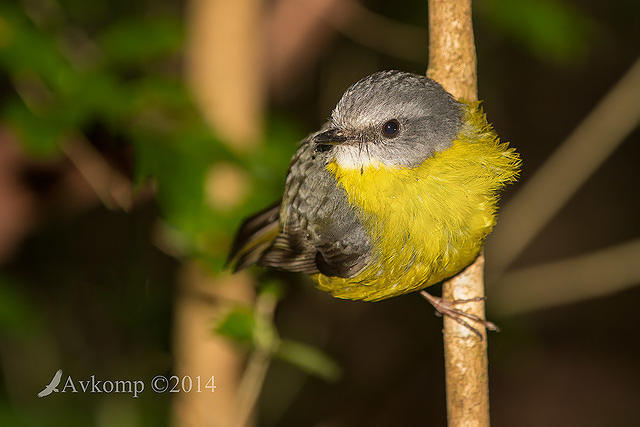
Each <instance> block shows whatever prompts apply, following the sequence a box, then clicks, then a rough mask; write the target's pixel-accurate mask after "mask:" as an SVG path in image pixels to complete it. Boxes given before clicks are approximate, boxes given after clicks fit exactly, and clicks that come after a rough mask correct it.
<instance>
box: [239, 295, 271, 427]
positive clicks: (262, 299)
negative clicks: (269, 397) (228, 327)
mask: <svg viewBox="0 0 640 427" xmlns="http://www.w3.org/2000/svg"><path fill="white" fill-rule="evenodd" d="M276 303H277V300H276V298H275V296H274V295H273V294H271V293H269V292H264V293H262V294H261V295H260V296H259V297H258V299H257V300H256V306H255V319H256V331H255V334H256V337H255V342H256V346H257V348H256V349H255V350H254V351H253V353H252V354H251V357H250V358H249V361H248V363H247V367H246V369H245V374H244V376H243V377H242V381H241V382H240V387H239V389H238V399H237V404H236V414H235V420H234V423H233V426H234V427H244V426H246V425H247V424H248V422H249V420H250V419H251V416H252V415H253V412H254V410H255V406H256V402H257V401H258V396H259V395H260V390H261V389H262V384H263V383H264V379H265V377H266V375H267V370H268V369H269V364H270V363H271V358H272V355H273V352H274V350H275V348H276V346H277V340H278V337H277V336H276V335H275V333H274V331H273V330H272V326H271V324H272V321H273V313H274V311H275V308H276Z"/></svg>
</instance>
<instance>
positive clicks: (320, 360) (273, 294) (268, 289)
mask: <svg viewBox="0 0 640 427" xmlns="http://www.w3.org/2000/svg"><path fill="white" fill-rule="evenodd" d="M280 296H281V291H280V286H279V285H278V284H277V283H276V282H273V281H268V282H267V283H266V284H265V285H263V286H262V287H261V289H260V292H259V295H258V299H257V302H256V304H255V306H254V307H247V306H243V305H237V306H235V307H233V308H232V309H231V310H229V312H228V313H226V315H225V316H224V317H223V318H222V319H221V320H219V321H218V322H217V325H216V328H215V330H216V332H217V333H219V334H221V335H223V336H226V337H228V338H230V339H231V340H233V341H234V342H236V343H237V344H239V345H242V346H250V347H254V348H258V349H259V350H261V351H263V352H265V353H267V354H269V355H270V356H274V357H277V358H279V359H281V360H284V361H286V362H288V363H290V364H292V365H294V366H297V367H298V368H299V369H301V370H302V371H304V372H306V373H308V374H310V375H314V376H316V377H319V378H322V379H324V380H326V381H330V382H333V381H337V380H338V379H339V377H340V374H341V370H340V367H339V366H338V365H337V364H336V362H335V361H333V360H332V359H331V358H330V357H329V356H327V355H326V354H324V353H323V352H322V351H320V350H318V349H316V348H314V347H312V346H310V345H307V344H304V343H301V342H298V341H293V340H288V339H281V338H280V337H279V336H278V333H277V331H276V329H275V327H274V326H273V321H272V316H273V313H272V312H271V313H261V312H260V310H261V307H264V306H265V305H266V306H270V307H272V308H273V307H274V306H275V303H276V302H277V300H278V298H279V297H280Z"/></svg>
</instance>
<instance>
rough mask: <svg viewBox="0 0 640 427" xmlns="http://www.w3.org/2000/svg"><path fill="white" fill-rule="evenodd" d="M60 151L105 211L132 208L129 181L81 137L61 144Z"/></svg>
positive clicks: (131, 191) (131, 190)
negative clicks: (105, 208) (94, 194)
mask: <svg viewBox="0 0 640 427" xmlns="http://www.w3.org/2000/svg"><path fill="white" fill-rule="evenodd" d="M61 150H62V152H63V153H64V154H65V155H66V156H67V158H68V159H69V160H70V161H71V163H73V165H74V166H75V167H76V169H78V171H79V172H80V174H81V175H82V176H83V177H84V179H85V180H86V182H87V184H89V186H90V187H91V188H92V189H93V191H94V192H95V193H96V195H97V196H98V198H99V199H100V201H101V202H102V203H103V204H104V206H105V207H107V208H109V209H116V208H119V209H122V210H124V211H129V210H130V209H131V206H132V205H133V189H132V184H131V181H129V179H128V178H127V177H125V176H124V175H122V174H121V173H120V172H118V171H117V170H116V169H114V168H112V167H111V166H110V165H109V163H108V162H107V161H106V160H105V159H104V157H102V155H101V154H100V153H99V152H98V151H97V150H96V149H95V148H93V146H92V145H91V144H90V143H89V141H87V140H86V139H84V137H82V136H75V137H74V138H73V139H70V140H68V141H65V142H64V143H63V144H62V145H61Z"/></svg>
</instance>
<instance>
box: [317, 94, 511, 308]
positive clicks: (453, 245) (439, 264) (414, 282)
mask: <svg viewBox="0 0 640 427" xmlns="http://www.w3.org/2000/svg"><path fill="white" fill-rule="evenodd" d="M519 164H520V161H519V159H518V155H517V154H516V153H515V151H514V150H513V149H510V148H508V144H506V143H500V141H499V140H498V138H497V136H496V134H495V132H494V131H493V130H492V129H491V127H490V126H489V125H488V124H487V122H486V119H485V116H484V114H483V113H482V111H481V110H480V108H479V107H478V105H477V104H470V105H469V106H468V109H467V112H466V116H465V125H464V126H463V128H462V130H461V131H460V133H459V134H458V137H457V138H456V140H455V141H454V142H453V144H452V146H451V147H450V148H448V149H447V150H445V151H443V152H440V153H437V154H436V155H434V156H433V157H430V158H428V159H427V160H425V161H424V162H423V163H422V164H421V165H420V166H418V167H415V168H402V167H390V166H385V165H383V164H371V165H369V166H367V167H365V168H364V169H362V170H361V169H360V168H357V169H351V168H349V169H346V168H341V167H340V166H339V165H338V164H337V163H335V162H332V163H330V164H329V165H328V166H327V170H328V171H329V172H331V173H332V174H333V176H334V177H335V179H336V181H337V183H338V185H340V186H342V187H344V189H345V191H346V193H347V195H348V198H349V203H350V204H352V205H355V206H357V207H358V208H359V209H358V211H359V216H360V218H359V219H360V220H361V221H362V223H363V226H364V228H365V230H366V231H367V232H368V233H369V235H370V237H371V241H372V246H373V248H374V249H373V254H372V257H371V263H370V265H368V266H367V267H366V268H365V269H364V270H363V271H362V272H360V273H359V274H358V275H357V276H355V277H353V278H340V277H329V276H325V275H322V274H317V275H314V276H313V278H314V280H315V281H316V283H317V284H318V286H319V287H320V288H321V289H323V290H326V291H329V292H331V293H332V294H333V295H334V296H336V297H340V298H348V299H363V300H368V301H371V300H379V299H384V298H388V297H392V296H396V295H399V294H403V293H406V292H411V291H415V290H418V289H422V288H424V287H427V286H430V285H433V284H435V283H437V282H440V281H442V280H443V279H446V278H447V277H450V276H453V275H455V274H456V273H458V272H459V271H460V270H462V269H463V268H464V267H465V266H467V265H468V264H470V263H471V262H472V261H473V260H474V258H475V257H476V256H477V255H478V252H479V251H480V248H481V247H482V241H483V239H484V238H485V237H486V235H487V234H488V233H489V232H490V231H491V229H492V227H493V225H494V224H495V214H496V209H497V191H498V190H499V189H500V188H501V187H503V186H504V185H505V184H506V183H508V182H511V181H513V180H515V178H516V177H517V174H518V168H519Z"/></svg>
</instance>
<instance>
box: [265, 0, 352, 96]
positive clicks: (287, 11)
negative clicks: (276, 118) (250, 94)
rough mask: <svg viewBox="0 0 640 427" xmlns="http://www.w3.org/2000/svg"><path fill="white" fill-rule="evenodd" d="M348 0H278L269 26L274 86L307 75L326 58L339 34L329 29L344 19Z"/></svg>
mask: <svg viewBox="0 0 640 427" xmlns="http://www.w3.org/2000/svg"><path fill="white" fill-rule="evenodd" d="M344 1H345V0H278V1H276V2H275V4H274V6H273V9H272V10H271V11H270V13H269V16H268V18H267V22H266V27H267V28H266V34H267V39H268V43H269V46H268V47H267V49H268V50H267V51H268V52H269V57H268V61H267V65H268V69H269V77H270V79H271V83H272V84H273V85H274V86H275V87H276V89H278V88H282V87H284V86H285V85H286V84H287V82H288V81H289V80H290V79H291V77H293V76H294V75H296V74H298V73H302V72H304V70H305V69H306V68H307V67H310V66H311V65H312V64H313V63H314V62H315V60H316V59H317V58H318V57H319V56H320V55H322V53H323V51H324V49H323V47H324V46H326V45H327V44H328V42H329V41H330V40H331V38H332V37H334V36H335V35H336V34H337V33H336V32H335V30H334V29H333V28H331V27H330V26H328V25H327V21H328V20H330V19H332V17H335V16H341V18H340V19H348V16H345V15H344V11H343V9H344V7H343V5H344Z"/></svg>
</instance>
